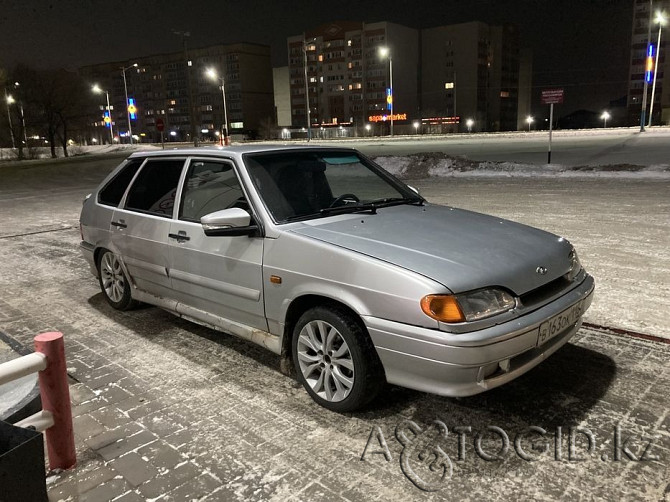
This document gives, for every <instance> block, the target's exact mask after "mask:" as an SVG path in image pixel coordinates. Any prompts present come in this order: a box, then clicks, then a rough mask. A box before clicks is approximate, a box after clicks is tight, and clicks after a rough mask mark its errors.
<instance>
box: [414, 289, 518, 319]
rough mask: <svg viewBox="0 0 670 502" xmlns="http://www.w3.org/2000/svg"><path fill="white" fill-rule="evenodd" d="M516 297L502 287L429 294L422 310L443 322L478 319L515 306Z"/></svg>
mask: <svg viewBox="0 0 670 502" xmlns="http://www.w3.org/2000/svg"><path fill="white" fill-rule="evenodd" d="M514 305H516V301H515V300H514V297H513V296H512V295H510V294H509V293H508V292H506V291H503V290H502V289H480V290H477V291H472V292H470V293H463V294H460V295H428V296H424V297H423V298H422V299H421V310H423V312H424V313H425V314H426V315H427V316H429V317H431V318H433V319H435V320H437V321H442V322H450V323H453V322H464V321H478V320H480V319H485V318H487V317H491V316H494V315H497V314H502V313H503V312H507V311H508V310H510V309H512V308H514Z"/></svg>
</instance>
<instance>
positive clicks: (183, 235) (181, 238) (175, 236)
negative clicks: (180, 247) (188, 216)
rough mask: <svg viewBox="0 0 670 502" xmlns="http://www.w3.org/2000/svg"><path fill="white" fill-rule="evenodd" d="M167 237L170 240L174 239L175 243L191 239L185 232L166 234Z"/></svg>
mask: <svg viewBox="0 0 670 502" xmlns="http://www.w3.org/2000/svg"><path fill="white" fill-rule="evenodd" d="M168 237H169V238H170V239H176V240H177V242H184V241H189V240H191V238H190V237H189V236H188V235H186V232H182V231H180V232H179V233H178V234H168Z"/></svg>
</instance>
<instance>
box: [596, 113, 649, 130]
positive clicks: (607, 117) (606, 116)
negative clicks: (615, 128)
mask: <svg viewBox="0 0 670 502" xmlns="http://www.w3.org/2000/svg"><path fill="white" fill-rule="evenodd" d="M600 118H601V119H603V129H604V128H605V127H607V120H608V119H609V118H610V114H609V112H607V111H604V112H603V114H602V115H601V116H600ZM649 125H651V124H649Z"/></svg>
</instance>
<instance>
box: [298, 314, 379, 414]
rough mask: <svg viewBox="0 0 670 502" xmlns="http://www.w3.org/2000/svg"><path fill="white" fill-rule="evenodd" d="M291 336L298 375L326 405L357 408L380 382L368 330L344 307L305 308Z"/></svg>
mask: <svg viewBox="0 0 670 502" xmlns="http://www.w3.org/2000/svg"><path fill="white" fill-rule="evenodd" d="M292 342H293V343H292V349H293V362H294V364H295V367H296V369H297V373H298V380H299V381H300V382H301V383H302V384H303V386H304V387H305V389H306V390H307V392H308V393H309V395H310V396H311V397H312V398H313V399H314V400H315V401H316V402H317V403H319V404H320V405H321V406H324V407H325V408H328V409H329V410H333V411H339V412H345V411H353V410H356V409H359V408H361V407H363V406H365V405H366V404H367V403H368V402H370V401H371V400H372V399H374V398H375V397H376V396H377V394H378V393H379V391H380V390H381V388H382V386H383V385H384V383H385V378H384V371H383V368H382V365H381V362H380V361H379V357H378V356H377V353H376V352H375V350H374V347H373V346H372V341H371V340H370V337H369V335H368V333H367V332H366V331H365V329H364V328H363V327H362V326H361V325H360V324H359V323H358V322H356V320H355V319H354V318H353V316H352V315H351V314H350V313H349V312H348V311H346V310H345V309H341V308H337V307H315V308H312V309H310V310H308V311H307V312H305V313H304V314H303V315H302V316H301V317H300V319H299V320H298V323H297V324H296V326H295V329H294V331H293V340H292Z"/></svg>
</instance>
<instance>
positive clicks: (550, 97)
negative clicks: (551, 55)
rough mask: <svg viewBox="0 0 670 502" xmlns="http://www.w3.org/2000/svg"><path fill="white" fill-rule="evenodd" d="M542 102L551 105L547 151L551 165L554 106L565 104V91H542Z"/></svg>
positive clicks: (548, 162) (548, 161)
mask: <svg viewBox="0 0 670 502" xmlns="http://www.w3.org/2000/svg"><path fill="white" fill-rule="evenodd" d="M541 102H542V104H543V105H549V149H548V151H547V164H551V133H552V131H553V129H554V104H558V105H560V104H562V103H563V89H545V90H543V91H542V97H541Z"/></svg>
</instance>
